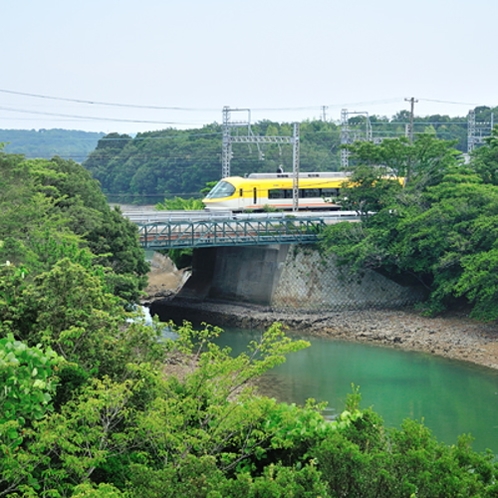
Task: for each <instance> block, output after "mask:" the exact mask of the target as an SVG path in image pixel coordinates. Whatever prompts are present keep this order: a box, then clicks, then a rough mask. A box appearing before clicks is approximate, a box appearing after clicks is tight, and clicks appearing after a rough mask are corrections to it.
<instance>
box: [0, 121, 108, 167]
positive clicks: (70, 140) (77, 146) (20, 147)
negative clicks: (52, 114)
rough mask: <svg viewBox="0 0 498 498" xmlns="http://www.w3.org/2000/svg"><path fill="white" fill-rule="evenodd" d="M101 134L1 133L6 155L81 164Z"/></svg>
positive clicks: (65, 131)
mask: <svg viewBox="0 0 498 498" xmlns="http://www.w3.org/2000/svg"><path fill="white" fill-rule="evenodd" d="M103 136H104V133H94V132H88V131H79V130H61V129H50V130H44V129H42V130H0V143H3V144H4V150H5V152H9V153H12V154H23V155H24V156H26V157H30V158H36V157H38V158H40V157H41V158H45V159H51V158H52V157H54V156H59V157H62V158H64V159H73V160H74V161H76V162H78V163H81V162H83V161H84V160H85V159H86V158H87V157H88V155H89V154H90V152H92V151H93V150H94V149H95V147H96V146H97V143H98V141H99V139H101V138H102V137H103Z"/></svg>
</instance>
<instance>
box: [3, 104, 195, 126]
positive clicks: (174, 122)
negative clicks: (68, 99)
mask: <svg viewBox="0 0 498 498" xmlns="http://www.w3.org/2000/svg"><path fill="white" fill-rule="evenodd" d="M0 110H2V111H11V112H21V113H25V114H37V115H42V116H57V117H62V118H71V119H83V120H95V121H113V122H114V121H116V122H122V123H148V124H164V125H187V124H190V123H181V122H177V121H152V120H142V119H125V118H103V117H98V116H81V115H78V114H62V113H56V112H45V111H32V110H27V109H16V108H12V107H3V106H0Z"/></svg>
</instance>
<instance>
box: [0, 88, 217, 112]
mask: <svg viewBox="0 0 498 498" xmlns="http://www.w3.org/2000/svg"><path fill="white" fill-rule="evenodd" d="M0 92H1V93H10V94H12V95H22V96H24V97H34V98H38V99H46V100H59V101H63V102H75V103H77V104H90V105H105V106H112V107H128V108H134V109H156V110H160V111H218V110H219V109H203V108H195V107H171V106H158V105H140V104H122V103H117V102H100V101H97V100H83V99H72V98H65V97H54V96H51V95H41V94H37V93H26V92H16V91H14V90H5V89H0Z"/></svg>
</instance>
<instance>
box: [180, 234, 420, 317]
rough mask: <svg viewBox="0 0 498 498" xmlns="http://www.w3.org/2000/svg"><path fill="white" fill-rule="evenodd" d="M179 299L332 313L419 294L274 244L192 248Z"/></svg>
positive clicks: (308, 251)
mask: <svg viewBox="0 0 498 498" xmlns="http://www.w3.org/2000/svg"><path fill="white" fill-rule="evenodd" d="M178 297H179V298H186V299H190V300H197V301H203V300H205V299H215V300H221V301H234V302H239V303H248V304H259V305H264V306H271V307H272V308H273V309H275V310H296V311H333V310H338V309H361V308H376V307H377V308H381V307H382V308H396V307H400V306H406V305H407V304H412V303H414V302H416V301H418V300H420V299H421V298H422V297H423V291H421V289H420V288H417V287H413V286H410V285H408V284H407V285H403V283H399V282H394V281H392V280H390V279H388V278H386V277H384V276H383V275H380V274H378V273H376V272H374V271H370V270H367V271H365V272H363V273H362V274H361V275H359V274H353V273H351V272H350V271H349V270H348V269H347V268H344V267H341V268H339V267H337V265H336V263H335V260H334V258H333V257H325V256H324V255H322V254H321V253H320V252H319V251H318V249H316V248H314V247H312V246H309V245H306V246H302V245H278V244H275V245H264V246H231V247H214V248H202V249H201V248H200V249H194V258H193V265H192V276H191V277H190V278H189V280H188V281H187V282H186V284H185V285H184V287H183V289H182V290H181V291H180V293H179V294H178Z"/></svg>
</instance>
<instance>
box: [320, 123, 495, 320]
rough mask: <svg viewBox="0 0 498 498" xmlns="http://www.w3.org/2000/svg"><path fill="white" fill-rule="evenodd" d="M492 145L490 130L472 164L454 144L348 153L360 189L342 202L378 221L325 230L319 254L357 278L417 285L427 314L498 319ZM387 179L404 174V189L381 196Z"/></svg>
mask: <svg viewBox="0 0 498 498" xmlns="http://www.w3.org/2000/svg"><path fill="white" fill-rule="evenodd" d="M496 137H497V129H496V128H495V130H494V131H493V134H492V136H491V137H490V138H489V139H488V141H487V144H486V145H485V146H483V147H481V148H479V149H478V150H476V151H475V153H474V155H473V156H472V158H471V161H470V163H469V164H464V161H463V158H462V157H461V156H459V155H458V152H457V151H456V150H455V149H454V148H453V147H452V143H451V142H446V141H441V140H438V139H436V138H434V137H433V136H431V135H422V136H418V137H417V138H416V140H415V142H414V143H413V144H412V145H411V144H409V143H408V142H407V141H406V139H402V138H401V139H397V140H395V141H387V140H386V141H384V142H382V143H380V144H377V145H373V144H368V145H367V144H354V145H352V146H350V147H349V150H350V153H351V156H352V158H353V162H354V163H355V166H354V167H353V176H354V177H355V178H357V182H358V184H359V186H360V188H358V189H355V188H353V189H349V190H350V192H349V191H348V192H347V193H346V196H347V197H348V198H350V199H349V202H350V206H351V207H353V208H355V209H356V208H358V210H359V211H360V212H362V211H361V209H360V208H359V206H360V204H361V203H362V202H363V203H364V204H365V205H366V206H367V207H368V209H367V211H368V210H370V211H375V212H376V214H375V215H374V216H368V217H367V216H365V218H364V222H363V223H361V225H353V224H344V223H343V224H339V225H335V226H331V227H330V228H328V229H327V231H326V233H325V235H324V239H323V241H322V245H323V247H324V249H325V250H326V251H329V252H332V253H334V254H336V255H337V257H338V260H339V262H341V263H347V264H349V265H351V266H352V267H353V268H355V269H356V270H358V271H360V270H361V269H364V268H370V269H374V270H376V271H379V272H382V273H384V274H387V275H389V276H391V277H392V278H395V279H397V280H400V281H405V282H411V283H418V284H419V285H422V286H423V287H424V288H425V289H426V291H427V294H428V301H427V302H426V303H425V306H426V308H427V310H428V311H430V312H438V311H442V310H444V309H448V308H452V307H455V306H460V305H462V304H463V303H465V304H467V305H468V306H469V307H470V309H471V315H472V316H473V317H476V318H479V319H484V320H495V319H497V318H498V304H496V303H498V300H497V298H498V280H497V279H496V277H495V275H496V273H495V271H494V270H495V269H496V240H497V237H496V233H495V232H496V229H495V226H496V224H497V218H496V216H497V212H498V188H497V186H496V184H494V183H493V178H492V173H493V171H494V170H496V169H497V167H498V162H497V161H496V155H495V154H494V152H493V149H494V148H496ZM400 151H401V152H400ZM386 171H390V172H393V173H394V174H396V175H406V176H408V174H409V181H408V182H407V184H406V186H405V187H404V188H403V189H401V188H399V189H393V188H390V189H386V186H385V185H386V184H385V182H382V181H379V180H378V179H379V178H380V177H382V175H384V174H386ZM346 202H348V200H346ZM363 214H365V210H364V212H363Z"/></svg>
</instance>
